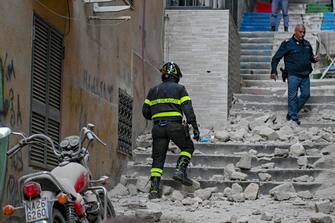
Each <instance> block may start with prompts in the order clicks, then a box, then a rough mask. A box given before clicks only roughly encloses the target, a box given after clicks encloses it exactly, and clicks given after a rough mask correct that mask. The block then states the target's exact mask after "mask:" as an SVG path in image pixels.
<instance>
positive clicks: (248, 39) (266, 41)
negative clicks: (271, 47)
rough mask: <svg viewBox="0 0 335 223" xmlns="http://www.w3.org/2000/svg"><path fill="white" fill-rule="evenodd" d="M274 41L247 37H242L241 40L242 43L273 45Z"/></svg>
mask: <svg viewBox="0 0 335 223" xmlns="http://www.w3.org/2000/svg"><path fill="white" fill-rule="evenodd" d="M272 42H273V39H272V38H261V37H259V38H246V37H241V38H240V43H262V44H263V43H265V44H266V43H271V44H272Z"/></svg>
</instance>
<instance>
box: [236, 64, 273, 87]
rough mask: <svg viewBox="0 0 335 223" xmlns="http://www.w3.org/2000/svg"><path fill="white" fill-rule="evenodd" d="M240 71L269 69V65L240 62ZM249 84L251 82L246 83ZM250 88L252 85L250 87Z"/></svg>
mask: <svg viewBox="0 0 335 223" xmlns="http://www.w3.org/2000/svg"><path fill="white" fill-rule="evenodd" d="M240 69H271V64H270V63H269V62H243V61H242V62H241V63H240ZM246 83H247V86H249V85H248V84H251V83H252V82H246ZM251 86H252V85H251Z"/></svg>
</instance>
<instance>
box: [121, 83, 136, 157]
mask: <svg viewBox="0 0 335 223" xmlns="http://www.w3.org/2000/svg"><path fill="white" fill-rule="evenodd" d="M132 111H133V98H132V97H131V96H130V95H128V94H127V92H125V91H124V90H122V89H119V124H118V152H120V153H123V154H125V155H128V156H132Z"/></svg>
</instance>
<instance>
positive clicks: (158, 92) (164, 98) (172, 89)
mask: <svg viewBox="0 0 335 223" xmlns="http://www.w3.org/2000/svg"><path fill="white" fill-rule="evenodd" d="M142 113H143V116H144V118H146V119H148V120H153V121H158V120H167V121H180V122H181V121H182V118H183V114H185V116H186V119H187V123H192V122H196V117H195V114H194V111H193V107H192V102H191V98H190V97H189V96H188V94H187V91H186V89H185V87H184V86H183V85H180V84H178V83H176V81H175V80H173V79H170V80H167V81H164V82H163V83H161V84H159V85H157V86H155V87H153V88H151V89H150V91H149V93H148V96H147V97H146V99H145V100H144V104H143V107H142Z"/></svg>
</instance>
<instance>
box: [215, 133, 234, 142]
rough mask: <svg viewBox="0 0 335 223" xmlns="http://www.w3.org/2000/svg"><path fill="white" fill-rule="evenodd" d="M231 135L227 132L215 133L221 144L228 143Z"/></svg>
mask: <svg viewBox="0 0 335 223" xmlns="http://www.w3.org/2000/svg"><path fill="white" fill-rule="evenodd" d="M230 137H231V136H230V133H229V132H227V131H218V132H215V138H217V139H218V140H219V141H221V142H228V141H229V140H230Z"/></svg>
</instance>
